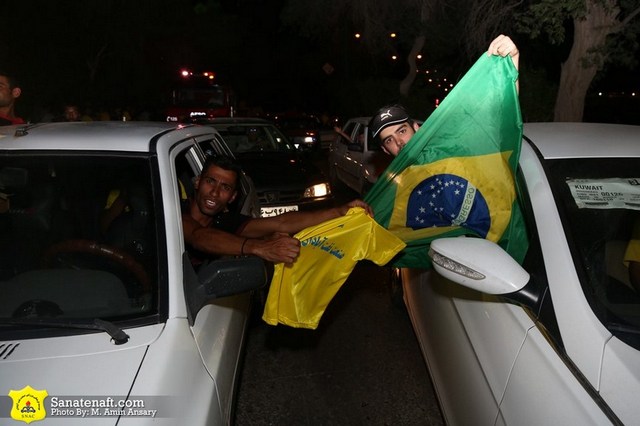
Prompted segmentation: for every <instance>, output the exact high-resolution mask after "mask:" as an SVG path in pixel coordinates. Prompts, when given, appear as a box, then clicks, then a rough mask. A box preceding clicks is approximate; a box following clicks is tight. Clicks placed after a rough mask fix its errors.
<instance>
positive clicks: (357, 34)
mask: <svg viewBox="0 0 640 426" xmlns="http://www.w3.org/2000/svg"><path fill="white" fill-rule="evenodd" d="M354 37H355V38H360V37H362V35H361V34H360V33H355V35H354Z"/></svg>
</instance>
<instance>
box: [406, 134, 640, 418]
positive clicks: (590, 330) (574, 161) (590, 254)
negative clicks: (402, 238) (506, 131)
mask: <svg viewBox="0 0 640 426" xmlns="http://www.w3.org/2000/svg"><path fill="white" fill-rule="evenodd" d="M517 181H518V182H519V185H520V188H521V199H520V202H521V205H522V207H523V211H524V216H525V220H526V225H527V230H528V233H529V236H530V247H529V250H528V252H527V256H526V258H525V260H524V262H523V265H522V266H520V265H519V264H517V263H516V262H514V261H513V259H512V258H511V257H510V256H509V255H508V254H507V253H506V252H505V251H503V250H502V249H501V248H500V247H498V246H497V245H496V244H494V243H491V242H489V241H486V240H483V239H477V238H465V237H460V238H443V239H440V240H436V241H434V242H433V243H432V244H431V256H432V259H433V262H434V269H435V270H417V269H403V270H402V271H401V272H402V274H401V275H402V282H403V291H404V299H405V303H406V306H407V308H408V311H409V314H410V317H411V320H412V323H413V326H414V329H415V332H416V335H417V337H418V340H419V342H420V345H421V347H422V351H423V354H424V356H425V360H426V363H427V366H428V368H429V371H430V374H431V377H432V379H433V383H434V385H435V389H436V392H437V395H438V398H439V401H440V405H441V408H442V411H443V414H444V417H445V419H446V422H447V424H451V425H473V426H480V425H518V426H520V425H581V426H582V425H604V424H626V425H634V424H636V425H637V424H640V404H638V395H640V293H639V291H640V287H638V284H637V283H636V284H635V288H634V280H633V279H632V278H630V274H629V271H628V270H627V267H626V266H625V264H624V263H623V258H624V253H625V249H626V247H627V245H628V243H629V240H630V239H632V238H640V236H637V235H636V236H635V237H632V235H633V234H634V232H633V228H634V226H635V224H640V210H639V208H640V190H639V189H636V188H640V186H639V185H640V127H635V126H623V125H608V124H587V123H532V124H525V127H524V140H523V145H522V154H521V158H520V167H519V170H518V175H517ZM425 255H427V254H426V253H425ZM639 260H640V259H639ZM465 267H466V268H467V269H465ZM476 273H477V274H476Z"/></svg>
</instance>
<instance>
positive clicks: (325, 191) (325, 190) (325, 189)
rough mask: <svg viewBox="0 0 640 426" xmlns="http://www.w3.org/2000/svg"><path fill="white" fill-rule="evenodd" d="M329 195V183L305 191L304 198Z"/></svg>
mask: <svg viewBox="0 0 640 426" xmlns="http://www.w3.org/2000/svg"><path fill="white" fill-rule="evenodd" d="M329 194H331V187H330V186H329V184H328V183H320V184H318V185H313V186H310V187H309V188H307V189H305V190H304V198H312V197H324V196H325V195H329Z"/></svg>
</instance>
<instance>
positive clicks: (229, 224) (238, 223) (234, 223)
mask: <svg viewBox="0 0 640 426" xmlns="http://www.w3.org/2000/svg"><path fill="white" fill-rule="evenodd" d="M185 204H187V203H185ZM183 211H184V207H183ZM250 219H251V217H250V216H245V215H243V214H240V213H238V212H235V211H226V212H220V213H218V214H217V215H216V216H215V217H214V218H213V222H212V223H211V225H210V226H211V227H212V228H216V229H219V230H221V231H225V232H229V233H230V234H239V233H240V232H242V229H243V228H244V226H245V225H246V223H247V222H248V221H249V220H250ZM186 247H187V252H188V253H189V258H190V259H191V264H192V265H193V266H194V267H196V268H197V267H199V266H200V265H202V264H203V263H207V262H209V261H211V260H215V259H218V258H220V257H221V256H220V255H212V254H209V253H204V252H202V251H200V250H196V249H194V248H193V247H191V246H190V245H189V244H186Z"/></svg>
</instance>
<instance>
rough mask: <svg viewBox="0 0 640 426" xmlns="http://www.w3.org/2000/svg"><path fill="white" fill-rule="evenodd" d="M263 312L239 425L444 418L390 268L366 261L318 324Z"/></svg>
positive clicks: (252, 332)
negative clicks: (276, 319)
mask: <svg viewBox="0 0 640 426" xmlns="http://www.w3.org/2000/svg"><path fill="white" fill-rule="evenodd" d="M337 195H338V197H337V198H338V201H343V200H344V199H349V198H353V197H354V194H351V193H346V192H344V191H341V192H340V193H339V194H337ZM260 315H261V312H256V313H255V314H254V315H253V317H252V320H251V324H250V326H249V331H248V337H247V345H246V354H245V359H244V363H243V369H242V373H241V376H240V383H239V390H238V398H237V405H236V422H235V424H236V425H237V426H254V425H278V426H280V425H365V424H366V425H443V424H444V422H443V419H442V416H441V413H440V410H439V408H438V404H437V401H436V398H435V396H434V392H433V387H432V384H431V381H430V378H429V374H428V372H427V369H426V366H425V364H424V360H423V357H422V354H421V352H420V348H419V346H418V342H417V340H416V337H415V335H414V333H413V329H412V328H411V323H410V320H409V317H408V315H407V312H406V310H405V309H404V308H403V307H398V306H397V305H394V304H393V303H392V299H391V294H390V290H389V270H388V269H387V268H384V267H380V266H377V265H375V264H373V263H370V262H360V263H359V264H358V265H357V266H356V268H355V269H354V271H353V272H352V274H351V276H350V277H349V279H348V280H347V281H346V282H345V284H344V285H343V286H342V288H341V289H340V291H339V292H338V294H337V295H336V297H335V298H334V299H333V300H332V302H331V304H330V305H329V307H328V308H327V310H326V312H325V314H324V315H323V317H322V320H321V321H320V325H319V327H318V329H316V330H305V329H295V328H291V327H287V326H284V325H278V326H275V327H274V326H269V325H267V324H266V323H264V322H263V321H262V320H261V319H260Z"/></svg>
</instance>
